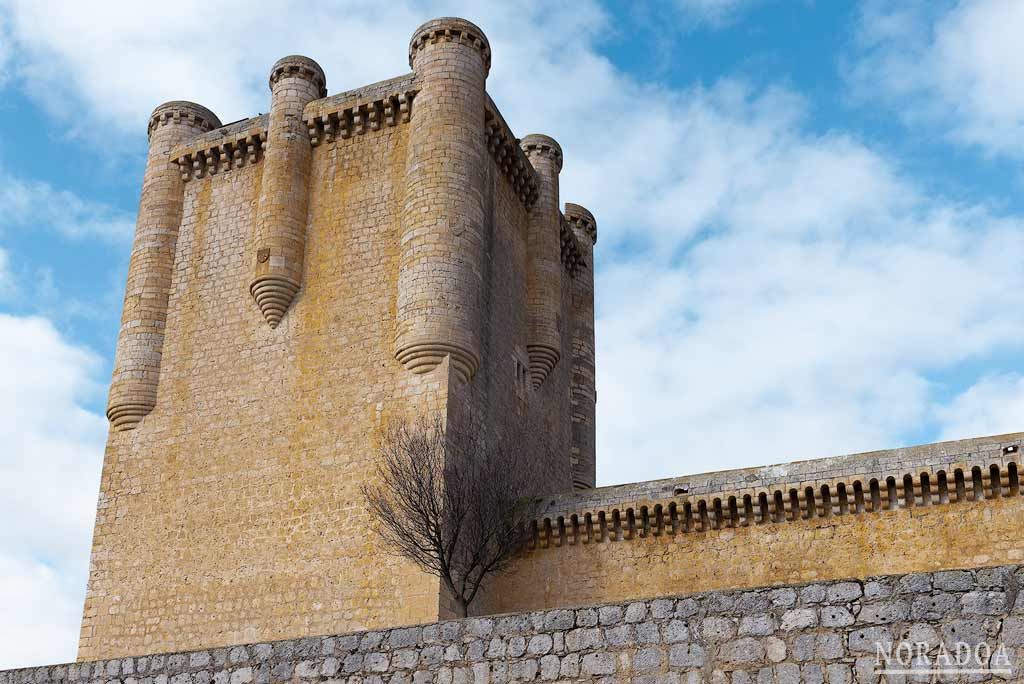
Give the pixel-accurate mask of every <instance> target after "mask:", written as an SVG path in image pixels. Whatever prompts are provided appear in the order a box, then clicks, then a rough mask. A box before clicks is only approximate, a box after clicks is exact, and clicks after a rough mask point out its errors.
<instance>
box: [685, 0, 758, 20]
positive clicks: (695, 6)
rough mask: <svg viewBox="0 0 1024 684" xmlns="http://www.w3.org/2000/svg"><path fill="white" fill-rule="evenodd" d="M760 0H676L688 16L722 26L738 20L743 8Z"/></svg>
mask: <svg viewBox="0 0 1024 684" xmlns="http://www.w3.org/2000/svg"><path fill="white" fill-rule="evenodd" d="M757 1H758V0H676V4H677V6H678V7H679V9H680V10H681V11H682V12H683V15H684V16H685V17H686V18H689V19H691V20H695V21H697V22H703V23H706V24H709V25H711V26H722V25H724V24H729V23H731V22H733V21H735V20H736V18H737V17H738V16H739V15H740V14H741V13H742V11H743V10H746V9H748V8H749V7H750V6H751V5H753V4H754V3H755V2H757Z"/></svg>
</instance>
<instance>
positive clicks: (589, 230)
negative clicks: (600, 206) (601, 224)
mask: <svg viewBox="0 0 1024 684" xmlns="http://www.w3.org/2000/svg"><path fill="white" fill-rule="evenodd" d="M565 220H566V221H568V222H569V225H570V226H571V227H572V229H573V231H574V232H575V233H577V234H583V235H586V236H587V237H588V238H590V247H593V246H594V245H596V244H597V219H595V218H594V215H593V214H591V213H590V212H589V211H588V210H587V209H586V207H581V206H580V205H578V204H571V203H566V205H565Z"/></svg>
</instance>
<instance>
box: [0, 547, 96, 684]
mask: <svg viewBox="0 0 1024 684" xmlns="http://www.w3.org/2000/svg"><path fill="white" fill-rule="evenodd" d="M0 578H3V581H0V604H2V605H3V608H2V609H0V617H3V620H0V669H7V668H14V667H24V666H31V665H43V664H46V665H51V664H55V663H67V662H73V661H74V660H75V652H76V650H77V649H76V645H77V644H78V630H79V625H80V624H81V621H82V601H83V599H84V596H85V592H84V591H83V589H84V584H82V583H84V581H85V573H84V572H72V573H69V572H67V571H66V570H57V569H54V568H52V567H49V566H47V565H46V564H44V563H38V562H33V561H31V560H30V559H27V558H24V557H20V556H17V555H8V554H7V553H6V552H4V551H0ZM79 584H81V586H79Z"/></svg>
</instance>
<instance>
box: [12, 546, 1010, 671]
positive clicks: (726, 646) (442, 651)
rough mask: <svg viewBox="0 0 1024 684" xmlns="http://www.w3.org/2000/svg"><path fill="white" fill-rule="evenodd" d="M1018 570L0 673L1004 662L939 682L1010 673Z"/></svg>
mask: <svg viewBox="0 0 1024 684" xmlns="http://www.w3.org/2000/svg"><path fill="white" fill-rule="evenodd" d="M1022 582H1024V568H1019V567H1018V566H1013V565H1010V566H1002V567H995V568H989V569H978V570H952V571H945V572H937V573H934V574H928V573H924V574H910V575H897V576H886V577H872V578H868V579H866V580H863V581H852V580H843V581H835V582H819V583H813V584H805V585H798V586H785V587H775V588H763V589H755V590H747V591H725V592H712V593H704V594H693V595H690V596H685V597H678V598H657V599H651V600H645V601H632V602H628V603H621V604H609V605H602V606H594V607H586V608H578V609H558V610H551V611H545V612H535V613H524V614H518V615H503V616H496V617H491V618H470V619H466V620H461V621H452V622H441V623H436V624H430V625H425V626H414V627H404V628H396V629H389V630H384V631H374V632H361V633H356V634H345V635H340V636H324V637H312V638H304V639H300V640H295V641H279V642H274V643H259V644H250V645H245V646H232V647H224V648H217V649H211V650H202V651H194V652H190V653H175V654H164V655H151V656H143V657H124V658H117V659H112V660H106V661H97V662H91V663H79V664H72V665H58V666H53V667H41V668H28V669H22V670H11V671H7V672H0V684H79V683H80V684H85V683H86V682H88V683H89V684H101V683H102V684H273V683H276V682H293V683H295V684H300V683H303V684H304V683H310V684H312V683H313V682H316V683H320V682H327V684H385V683H387V684H409V683H415V684H428V683H430V684H433V683H437V684H454V683H459V684H462V683H466V684H468V683H470V682H472V683H473V684H491V683H493V684H504V683H506V682H527V681H531V682H532V681H554V682H602V683H608V684H610V683H612V682H643V683H645V684H647V683H650V684H655V683H666V684H669V683H671V684H677V683H680V684H681V683H683V682H685V683H698V682H699V683H705V684H753V683H755V682H756V683H757V684H765V683H769V682H778V683H780V684H783V683H784V684H799V683H801V682H803V683H806V684H824V683H826V682H827V683H828V684H851V683H852V682H857V683H858V684H860V683H868V682H870V683H875V682H880V681H883V680H882V679H881V677H880V676H879V675H878V674H876V673H875V670H876V668H877V667H879V666H880V661H879V658H878V653H877V649H878V647H879V646H881V648H882V650H883V652H885V653H890V654H892V660H891V661H890V662H889V663H888V667H891V668H897V669H899V668H901V667H902V661H901V658H902V659H903V661H909V658H910V656H907V655H902V656H901V655H900V654H901V653H904V654H906V653H911V652H912V653H915V654H917V655H916V658H917V659H916V660H914V661H913V665H912V667H915V668H923V667H926V666H937V665H938V664H942V665H944V666H945V665H949V664H950V663H949V662H942V663H939V661H937V659H936V656H937V655H938V654H939V653H941V651H942V649H944V650H945V651H946V652H948V653H949V654H951V656H952V654H956V653H958V650H957V649H958V648H960V649H961V650H960V651H959V652H961V653H962V652H963V650H962V649H963V648H969V649H972V652H973V653H975V654H978V653H980V654H981V655H982V658H981V660H980V661H979V660H977V659H975V660H973V661H970V662H968V659H967V657H966V656H964V657H963V659H962V661H961V662H960V663H959V664H957V663H955V662H954V663H952V665H953V666H954V667H959V668H961V669H963V668H998V669H1002V668H1010V672H1009V673H1005V672H1004V673H1002V674H1000V675H995V676H988V675H976V676H973V677H971V678H969V677H968V676H967V675H947V676H946V677H945V678H943V679H941V680H940V681H950V682H959V681H987V680H991V679H993V678H996V679H1000V680H1005V681H1015V682H1019V681H1024V672H1022V671H1021V670H1020V664H1019V663H1020V662H1021V659H1022V657H1024V594H1022V593H1021V592H1020V586H1021V583H1022ZM981 643H984V644H986V646H985V647H979V646H978V644H981ZM921 644H923V646H921ZM958 644H964V645H965V646H959V647H958ZM1001 647H1002V650H1000V648H1001ZM901 648H902V651H901ZM907 649H911V650H910V651H908V650H907ZM881 665H882V666H884V665H886V663H885V662H884V660H883V661H881ZM919 677H920V675H919ZM884 681H888V682H903V681H910V680H909V679H908V678H906V677H903V676H898V675H888V679H887V680H884ZM915 681H931V680H930V679H928V678H922V679H918V680H915Z"/></svg>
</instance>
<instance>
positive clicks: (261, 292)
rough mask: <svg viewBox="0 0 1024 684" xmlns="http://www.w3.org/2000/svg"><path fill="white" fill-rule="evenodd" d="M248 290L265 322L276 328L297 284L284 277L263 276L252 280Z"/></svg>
mask: <svg viewBox="0 0 1024 684" xmlns="http://www.w3.org/2000/svg"><path fill="white" fill-rule="evenodd" d="M249 291H250V292H251V293H252V297H253V299H255V300H256V306H258V307H259V308H260V311H262V312H263V317H264V318H266V319H267V323H269V324H270V327H271V328H276V327H277V324H278V323H280V322H281V318H283V317H284V312H285V311H287V310H288V307H289V306H291V303H292V300H293V299H295V295H296V294H297V293H298V291H299V286H298V285H297V284H296V283H293V282H292V281H290V280H288V279H286V278H280V277H277V276H265V277H263V278H257V279H256V280H254V281H253V282H252V285H250V286H249Z"/></svg>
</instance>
